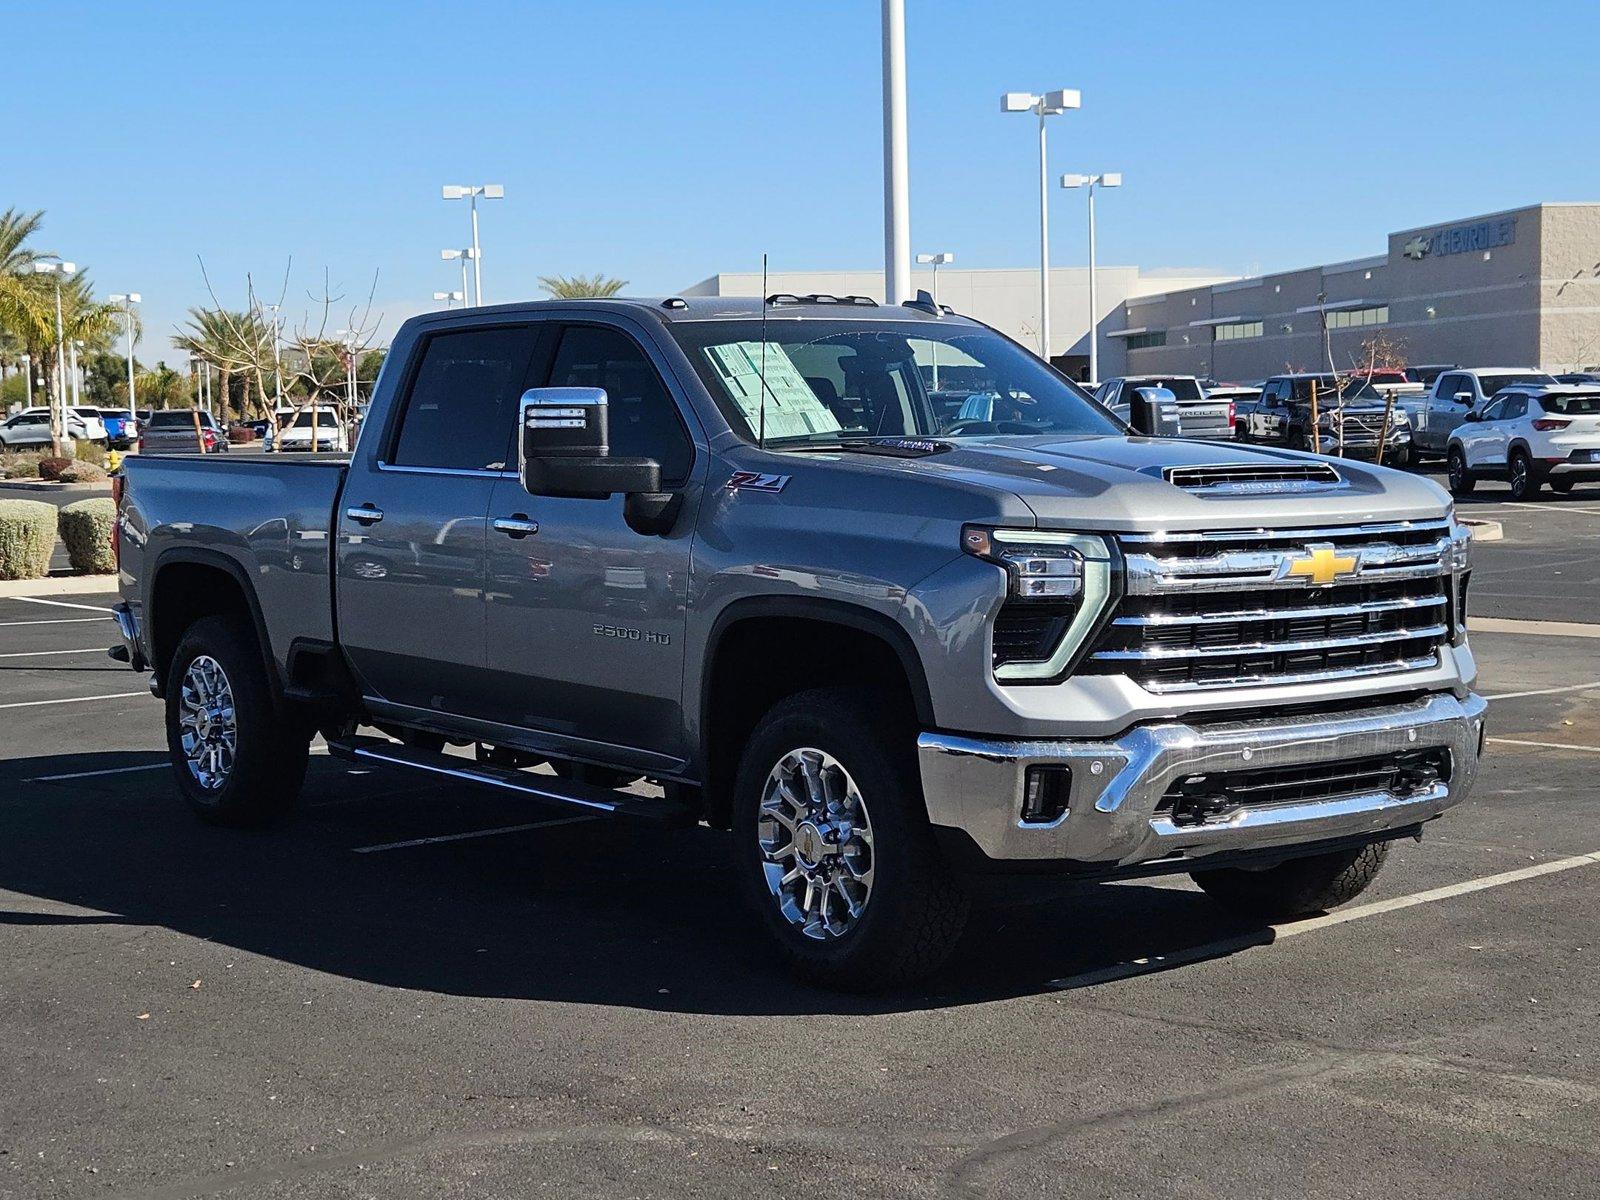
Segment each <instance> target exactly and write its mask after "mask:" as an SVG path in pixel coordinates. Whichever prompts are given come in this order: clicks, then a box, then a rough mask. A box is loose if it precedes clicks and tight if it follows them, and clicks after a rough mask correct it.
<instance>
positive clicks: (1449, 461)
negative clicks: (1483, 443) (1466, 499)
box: [1445, 446, 1477, 496]
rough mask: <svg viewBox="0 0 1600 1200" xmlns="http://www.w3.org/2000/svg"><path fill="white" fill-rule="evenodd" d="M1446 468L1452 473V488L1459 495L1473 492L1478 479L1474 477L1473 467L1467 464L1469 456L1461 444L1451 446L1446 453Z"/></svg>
mask: <svg viewBox="0 0 1600 1200" xmlns="http://www.w3.org/2000/svg"><path fill="white" fill-rule="evenodd" d="M1445 464H1446V469H1447V470H1448V471H1449V473H1450V490H1451V491H1452V492H1454V493H1455V494H1456V495H1458V496H1464V495H1466V494H1467V493H1469V492H1471V491H1472V489H1473V487H1474V486H1475V485H1476V483H1477V480H1476V479H1475V478H1474V477H1473V474H1472V468H1471V467H1469V466H1467V456H1466V454H1465V453H1464V452H1463V451H1462V450H1461V448H1460V447H1459V446H1452V447H1450V451H1449V453H1448V454H1446V455H1445Z"/></svg>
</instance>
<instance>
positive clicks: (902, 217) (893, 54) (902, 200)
mask: <svg viewBox="0 0 1600 1200" xmlns="http://www.w3.org/2000/svg"><path fill="white" fill-rule="evenodd" d="M883 291H884V298H885V299H886V300H887V301H888V302H889V303H890V304H901V303H904V302H905V301H907V300H909V299H911V182H910V167H909V166H908V164H907V154H906V3H905V0H883Z"/></svg>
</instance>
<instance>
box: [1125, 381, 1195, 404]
mask: <svg viewBox="0 0 1600 1200" xmlns="http://www.w3.org/2000/svg"><path fill="white" fill-rule="evenodd" d="M1127 382H1128V386H1129V387H1135V388H1142V387H1163V388H1166V389H1167V391H1169V392H1171V393H1172V396H1173V398H1174V399H1175V400H1201V399H1204V397H1203V396H1202V395H1201V392H1200V384H1199V383H1198V382H1197V381H1196V380H1194V379H1191V378H1188V377H1187V376H1183V375H1159V376H1158V375H1150V376H1146V377H1142V378H1139V379H1130V380H1128V381H1127Z"/></svg>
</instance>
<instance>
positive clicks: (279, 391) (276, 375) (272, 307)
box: [261, 304, 283, 411]
mask: <svg viewBox="0 0 1600 1200" xmlns="http://www.w3.org/2000/svg"><path fill="white" fill-rule="evenodd" d="M261 307H262V308H264V309H266V310H267V311H268V312H270V313H271V314H272V406H273V409H274V411H281V410H282V408H283V359H282V358H281V357H279V354H278V309H279V308H281V307H282V306H281V305H277V304H263V305H262V306H261Z"/></svg>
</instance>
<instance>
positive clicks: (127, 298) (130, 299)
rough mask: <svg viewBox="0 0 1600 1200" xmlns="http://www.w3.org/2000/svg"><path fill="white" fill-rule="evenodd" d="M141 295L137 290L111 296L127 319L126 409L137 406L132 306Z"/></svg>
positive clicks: (138, 300) (140, 298)
mask: <svg viewBox="0 0 1600 1200" xmlns="http://www.w3.org/2000/svg"><path fill="white" fill-rule="evenodd" d="M142 300H143V297H142V296H140V295H139V293H138V292H116V293H114V294H113V295H112V297H111V303H113V304H120V305H122V311H123V314H124V315H125V316H126V317H127V319H128V325H127V330H128V409H129V411H130V412H131V411H135V410H137V409H138V407H139V400H138V398H137V397H136V396H135V395H134V394H133V306H134V305H135V304H138V303H140V302H141V301H142Z"/></svg>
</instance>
